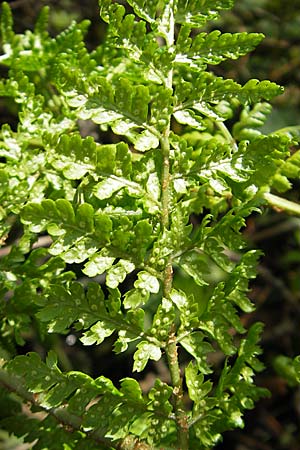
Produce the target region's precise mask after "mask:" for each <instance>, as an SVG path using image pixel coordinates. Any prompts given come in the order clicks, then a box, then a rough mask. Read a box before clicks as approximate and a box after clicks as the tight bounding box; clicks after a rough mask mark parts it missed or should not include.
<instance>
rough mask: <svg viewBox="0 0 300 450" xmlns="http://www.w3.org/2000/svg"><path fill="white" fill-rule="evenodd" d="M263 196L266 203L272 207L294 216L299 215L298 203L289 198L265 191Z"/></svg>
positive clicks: (299, 207)
mask: <svg viewBox="0 0 300 450" xmlns="http://www.w3.org/2000/svg"><path fill="white" fill-rule="evenodd" d="M263 196H264V199H265V200H266V201H267V202H268V204H269V205H270V206H272V207H273V208H276V209H279V210H281V211H285V212H287V213H291V214H293V215H295V216H300V205H299V204H298V203H294V202H291V201H290V200H286V199H285V198H281V197H278V196H277V195H274V194H270V193H269V192H265V193H264V194H263Z"/></svg>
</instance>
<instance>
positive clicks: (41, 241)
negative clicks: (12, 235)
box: [0, 236, 53, 258]
mask: <svg viewBox="0 0 300 450" xmlns="http://www.w3.org/2000/svg"><path fill="white" fill-rule="evenodd" d="M52 242H53V241H52V238H51V237H50V236H41V237H39V238H38V240H37V241H36V242H35V243H34V244H33V245H32V248H33V249H34V248H40V247H50V245H51V244H52ZM15 244H17V242H15ZM15 244H14V245H15ZM12 247H13V246H12V245H7V246H6V247H2V248H1V249H0V258H3V257H4V256H7V255H9V253H10V251H11V249H12Z"/></svg>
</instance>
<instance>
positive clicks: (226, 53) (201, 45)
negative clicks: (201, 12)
mask: <svg viewBox="0 0 300 450" xmlns="http://www.w3.org/2000/svg"><path fill="white" fill-rule="evenodd" d="M190 31H191V30H190V28H189V27H182V28H181V30H180V33H179V35H178V39H177V42H176V57H175V63H177V64H188V65H189V66H190V67H191V68H194V69H200V68H201V69H205V68H206V65H207V64H219V63H220V62H221V61H224V60H225V59H227V58H230V59H237V58H239V57H240V56H242V55H245V54H247V53H249V52H250V51H252V50H253V49H254V48H255V47H256V46H257V45H258V44H259V43H260V41H261V40H262V39H263V37H264V36H263V35H262V34H259V33H246V32H244V33H235V34H230V33H221V32H220V31H218V30H215V31H212V32H211V33H208V34H207V33H204V32H203V33H199V34H198V35H197V36H196V37H195V38H193V39H191V38H190V37H189V35H190Z"/></svg>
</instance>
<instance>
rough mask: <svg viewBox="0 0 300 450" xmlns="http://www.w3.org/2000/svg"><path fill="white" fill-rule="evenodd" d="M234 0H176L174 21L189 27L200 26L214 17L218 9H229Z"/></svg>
mask: <svg viewBox="0 0 300 450" xmlns="http://www.w3.org/2000/svg"><path fill="white" fill-rule="evenodd" d="M233 3H234V0H217V1H215V2H214V3H213V4H212V2H211V1H210V0H188V1H186V0H178V2H177V12H176V22H177V23H180V24H183V25H185V24H186V25H188V26H191V27H195V28H199V27H202V26H203V25H204V24H205V23H206V22H207V21H209V20H213V19H216V18H217V17H218V15H219V11H220V10H222V9H224V10H225V9H230V8H231V7H232V6H233Z"/></svg>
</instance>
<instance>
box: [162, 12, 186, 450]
mask: <svg viewBox="0 0 300 450" xmlns="http://www.w3.org/2000/svg"><path fill="white" fill-rule="evenodd" d="M174 31H175V22H174V17H172V18H171V20H170V24H169V32H168V37H167V45H168V46H169V48H171V47H172V46H173V43H174ZM166 87H167V88H168V89H173V71H172V70H170V71H169V73H168V76H167V79H166ZM170 124H171V117H170V118H169V123H168V125H167V127H166V128H165V130H164V132H163V133H162V136H161V139H160V144H161V151H162V155H163V170H162V180H161V186H162V188H161V203H162V205H161V206H162V214H161V224H162V228H163V229H164V230H168V229H169V227H170V140H169V135H170ZM172 282H173V268H172V261H171V259H170V260H169V261H168V263H167V264H166V267H165V269H164V272H163V295H164V297H165V298H169V297H170V293H171V289H172ZM175 330H176V327H175V324H173V325H172V327H171V329H170V333H169V338H168V342H167V345H166V348H165V351H166V356H167V360H168V366H169V370H170V376H171V382H172V386H173V407H174V413H175V421H176V427H177V440H178V443H177V450H188V449H189V429H188V420H187V415H186V412H185V408H184V403H183V390H182V377H181V373H180V367H179V362H178V353H177V338H176V334H175Z"/></svg>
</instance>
